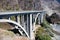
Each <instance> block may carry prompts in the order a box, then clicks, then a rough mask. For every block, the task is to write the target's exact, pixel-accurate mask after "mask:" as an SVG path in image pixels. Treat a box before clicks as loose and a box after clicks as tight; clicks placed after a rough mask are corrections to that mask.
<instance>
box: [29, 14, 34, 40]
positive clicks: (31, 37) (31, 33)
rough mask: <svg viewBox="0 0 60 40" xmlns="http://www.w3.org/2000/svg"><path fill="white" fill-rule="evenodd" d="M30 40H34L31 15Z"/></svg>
mask: <svg viewBox="0 0 60 40" xmlns="http://www.w3.org/2000/svg"><path fill="white" fill-rule="evenodd" d="M30 40H34V32H33V26H32V14H30Z"/></svg>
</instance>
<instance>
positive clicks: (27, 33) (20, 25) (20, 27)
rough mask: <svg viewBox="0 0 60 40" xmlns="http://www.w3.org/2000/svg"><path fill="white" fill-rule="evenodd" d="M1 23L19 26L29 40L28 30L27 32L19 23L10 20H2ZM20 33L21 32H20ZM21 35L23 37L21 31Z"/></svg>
mask: <svg viewBox="0 0 60 40" xmlns="http://www.w3.org/2000/svg"><path fill="white" fill-rule="evenodd" d="M0 22H9V23H13V24H15V25H17V26H19V27H20V28H21V29H22V30H23V31H24V32H25V34H26V36H27V37H28V38H29V35H28V33H27V32H26V30H25V29H24V28H23V27H22V26H21V25H20V24H19V23H17V22H14V21H12V20H8V19H0ZM19 31H20V30H19ZM20 33H21V35H22V32H21V31H20Z"/></svg>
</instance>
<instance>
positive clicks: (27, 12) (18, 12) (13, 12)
mask: <svg viewBox="0 0 60 40" xmlns="http://www.w3.org/2000/svg"><path fill="white" fill-rule="evenodd" d="M41 12H44V11H7V12H0V15H17V14H35V13H41Z"/></svg>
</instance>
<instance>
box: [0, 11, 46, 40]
mask: <svg viewBox="0 0 60 40" xmlns="http://www.w3.org/2000/svg"><path fill="white" fill-rule="evenodd" d="M45 14H46V13H45V11H14V12H0V22H8V23H12V24H14V25H15V28H16V29H18V31H19V32H20V34H21V35H23V36H27V37H28V38H30V39H31V40H33V39H34V31H35V29H36V28H35V24H36V21H37V23H38V24H40V23H42V22H43V16H44V15H45ZM11 16H14V17H15V21H13V20H11ZM4 17H6V18H4Z"/></svg>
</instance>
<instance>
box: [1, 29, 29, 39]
mask: <svg viewBox="0 0 60 40" xmlns="http://www.w3.org/2000/svg"><path fill="white" fill-rule="evenodd" d="M0 40H29V39H28V38H27V37H22V36H16V35H15V34H14V33H13V32H11V31H7V30H2V29H0Z"/></svg>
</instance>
